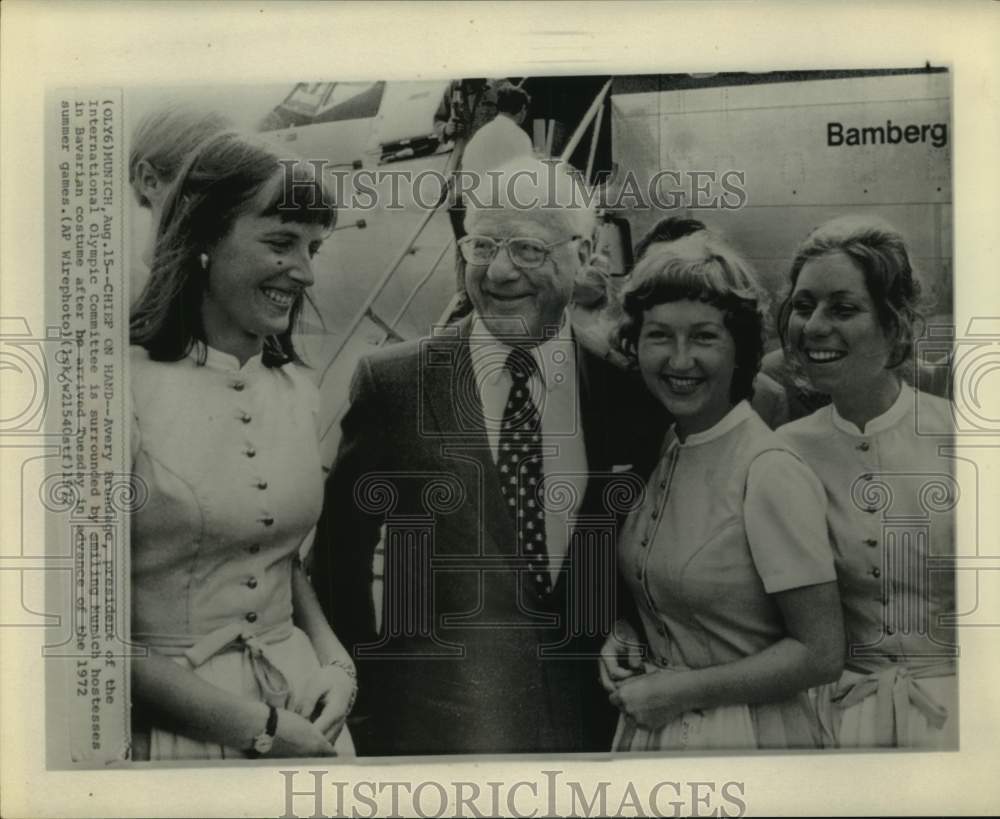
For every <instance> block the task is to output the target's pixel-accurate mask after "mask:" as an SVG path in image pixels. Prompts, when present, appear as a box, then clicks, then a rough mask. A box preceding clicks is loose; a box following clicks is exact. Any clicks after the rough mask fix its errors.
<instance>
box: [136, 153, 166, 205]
mask: <svg viewBox="0 0 1000 819" xmlns="http://www.w3.org/2000/svg"><path fill="white" fill-rule="evenodd" d="M135 186H136V190H137V192H138V194H139V199H140V201H145V202H148V203H149V204H150V205H151V206H153V205H156V204H158V203H160V202H161V201H162V200H163V196H164V194H165V193H166V188H167V185H166V183H165V182H164V181H163V180H162V179H160V176H159V174H158V173H157V172H156V171H155V170H154V169H153V166H152V165H151V164H150V163H149V162H148V161H146V160H145V159H143V160H141V161H140V162H139V164H138V165H137V166H136V169H135Z"/></svg>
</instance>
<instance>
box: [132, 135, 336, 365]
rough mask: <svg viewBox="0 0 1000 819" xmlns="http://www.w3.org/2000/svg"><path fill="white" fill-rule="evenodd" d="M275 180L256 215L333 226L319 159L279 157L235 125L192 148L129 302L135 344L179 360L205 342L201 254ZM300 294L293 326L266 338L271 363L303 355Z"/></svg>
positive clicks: (157, 355) (267, 361)
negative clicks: (144, 276)
mask: <svg viewBox="0 0 1000 819" xmlns="http://www.w3.org/2000/svg"><path fill="white" fill-rule="evenodd" d="M276 179H280V184H275V185H274V194H273V196H272V197H271V199H270V201H268V202H267V204H266V206H265V207H264V209H263V210H262V212H261V213H260V214H259V215H261V216H265V217H266V216H277V217H279V218H280V219H281V220H282V221H284V222H297V223H304V224H319V225H322V226H323V227H324V228H326V229H327V230H332V229H333V226H334V224H335V223H336V205H335V203H333V201H332V200H331V199H330V197H329V195H328V193H327V191H326V190H325V189H324V186H323V180H322V175H321V170H320V169H318V168H317V167H316V166H315V165H313V164H310V163H307V162H305V161H303V160H299V159H296V158H288V159H282V158H280V157H279V154H278V152H277V147H276V146H274V145H272V144H270V143H268V142H267V141H265V140H264V139H262V138H259V137H255V136H251V135H245V134H240V133H238V132H236V131H226V132H223V133H220V134H217V135H215V136H212V137H209V138H208V139H206V140H205V141H204V142H202V144H201V145H200V146H199V147H198V148H197V149H196V150H195V151H194V152H193V153H192V154H191V156H190V157H189V158H188V160H187V162H186V163H185V165H184V166H183V168H182V169H181V170H180V172H179V173H178V175H177V180H176V181H175V183H174V185H173V186H172V188H171V190H170V193H169V195H168V196H167V200H166V202H165V203H164V208H163V216H162V218H161V219H160V224H159V228H158V230H157V234H156V246H155V250H154V252H153V264H152V268H151V271H150V276H149V280H148V282H147V284H146V287H145V289H144V290H143V292H142V295H141V296H140V297H139V300H138V301H137V302H136V304H135V307H134V308H133V309H132V315H131V320H130V327H129V330H130V339H131V342H132V344H138V345H140V346H142V347H145V348H146V350H147V351H148V352H149V355H150V358H152V359H153V360H155V361H178V360H180V359H181V358H184V356H186V355H188V354H189V353H190V352H191V350H192V349H193V347H194V345H195V342H197V341H201V342H204V341H205V328H204V326H203V323H202V315H201V308H202V300H203V298H204V293H205V288H206V285H207V280H208V276H210V275H211V271H209V273H208V276H206V273H205V271H204V270H202V268H201V263H200V261H199V256H200V255H201V254H202V253H208V252H209V251H210V250H211V248H212V247H214V245H215V244H216V243H217V242H218V241H219V240H221V239H222V238H223V237H225V236H226V235H227V234H228V233H229V231H230V229H231V228H232V226H233V223H234V222H235V221H236V219H237V218H238V217H239V216H242V215H243V214H245V213H247V212H248V208H249V207H250V204H251V203H252V202H253V200H254V198H255V197H256V196H257V194H258V193H259V192H260V190H261V189H262V188H263V187H264V186H265V185H268V184H272V183H273V182H274V181H275V180H276ZM303 300H304V296H299V297H298V298H297V299H296V301H295V303H294V304H293V305H292V309H291V315H290V320H289V323H288V329H287V330H285V331H284V332H283V333H281V334H280V335H277V336H269V337H268V338H267V339H265V342H264V363H265V364H266V365H268V366H280V365H281V364H284V363H287V362H288V361H299V360H300V359H299V357H298V355H297V354H296V352H295V348H294V346H293V344H292V332H293V331H294V329H295V326H296V323H297V320H298V317H299V315H300V314H301V311H302V303H303Z"/></svg>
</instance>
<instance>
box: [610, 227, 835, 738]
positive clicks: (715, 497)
mask: <svg viewBox="0 0 1000 819" xmlns="http://www.w3.org/2000/svg"><path fill="white" fill-rule="evenodd" d="M623 306H624V311H625V319H624V321H623V324H622V326H621V328H620V331H619V335H620V342H621V348H622V352H623V353H624V354H625V355H626V356H628V357H630V358H631V359H632V361H633V362H634V363H636V364H637V365H638V368H639V370H640V371H641V373H642V377H643V379H644V381H645V383H646V386H647V387H648V388H649V390H650V392H652V393H653V395H655V396H656V397H657V398H658V399H659V400H660V402H661V403H662V404H663V406H664V409H665V411H669V412H670V414H671V415H672V416H673V417H674V419H675V423H674V426H673V428H672V429H671V430H670V432H669V433H668V434H667V437H666V440H665V441H664V446H663V451H662V455H661V459H660V463H659V465H658V466H657V468H656V470H655V471H654V472H653V475H652V477H651V478H650V480H649V483H648V485H647V492H646V495H645V499H644V501H643V502H642V505H641V506H640V507H639V508H638V509H637V510H635V511H634V512H633V513H632V514H631V515H630V516H629V519H628V521H627V522H626V524H625V527H624V529H623V531H622V534H621V537H620V540H619V542H620V544H621V550H620V553H619V568H620V569H621V573H622V576H623V578H624V580H625V582H626V583H627V584H628V586H629V588H630V589H631V591H632V593H633V595H634V597H635V601H636V606H637V608H638V611H639V619H640V623H639V625H640V626H641V628H640V629H636V627H635V624H633V623H630V622H628V621H621V622H620V623H619V624H618V626H617V628H616V634H615V635H612V637H611V638H610V639H609V640H608V641H607V643H606V644H605V648H604V651H603V652H602V679H603V681H604V684H605V688H606V689H607V690H608V692H609V695H610V699H611V702H612V703H613V704H615V705H617V706H618V708H619V709H620V710H621V719H620V721H619V726H618V734H617V736H616V738H615V746H614V747H615V750H660V749H706V748H729V749H735V748H808V747H817V746H818V745H819V744H820V737H821V732H820V723H819V719H818V716H817V714H816V711H815V709H814V707H813V705H812V703H811V702H810V700H809V697H808V696H807V694H806V690H807V689H808V688H809V687H810V686H812V685H815V684H817V683H820V682H824V681H828V680H830V679H833V678H835V677H836V676H837V674H838V673H839V671H840V669H841V667H842V664H843V629H842V626H841V616H840V604H839V600H838V598H837V590H836V584H835V583H834V582H833V581H834V571H833V560H832V554H831V551H830V544H829V540H828V538H827V533H826V522H825V506H826V503H825V499H824V496H823V488H822V486H821V485H820V483H819V481H818V480H817V479H816V477H815V476H814V475H813V474H812V472H810V470H809V468H808V467H807V466H806V465H805V464H804V463H803V462H802V461H801V460H799V458H797V457H796V456H795V455H794V454H793V453H792V452H791V451H790V449H789V448H788V447H787V446H786V445H785V444H783V443H782V442H781V441H780V440H779V439H778V438H777V437H776V435H775V434H774V433H773V432H771V430H770V429H768V427H767V425H766V424H765V423H764V422H763V421H762V420H761V418H760V417H759V416H758V415H757V414H756V413H755V412H754V411H753V409H752V408H751V407H750V404H749V399H750V398H751V397H752V395H753V380H754V377H755V376H756V374H757V370H758V367H759V366H760V360H761V350H762V346H763V323H764V321H763V317H764V299H763V295H762V291H761V289H760V287H759V286H758V285H757V283H756V280H755V279H754V277H753V275H752V273H751V271H750V269H749V267H748V266H747V265H746V263H745V262H744V261H743V260H742V259H741V258H740V257H739V256H738V255H737V254H736V253H735V252H733V251H732V249H730V248H729V247H727V246H726V245H724V244H723V243H722V242H721V241H719V240H718V239H716V238H715V237H714V236H712V235H711V234H709V233H707V232H699V233H697V234H694V235H691V236H688V237H686V238H683V239H680V240H678V241H676V242H671V243H670V244H668V245H664V246H663V247H661V248H657V249H654V250H652V251H650V252H649V253H648V254H647V255H646V256H645V257H644V258H643V259H642V261H641V262H640V263H639V264H638V265H637V266H636V268H635V270H634V271H633V273H632V281H631V283H630V285H629V286H628V289H627V290H626V291H625V294H624V298H623ZM640 646H643V647H644V648H645V656H646V657H647V658H648V659H646V661H645V662H643V661H642V659H641V657H640V654H639V647H640Z"/></svg>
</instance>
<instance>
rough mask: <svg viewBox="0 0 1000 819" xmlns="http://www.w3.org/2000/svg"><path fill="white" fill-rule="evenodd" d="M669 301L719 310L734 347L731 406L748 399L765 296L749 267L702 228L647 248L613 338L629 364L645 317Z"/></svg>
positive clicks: (757, 362)
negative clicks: (710, 306)
mask: <svg viewBox="0 0 1000 819" xmlns="http://www.w3.org/2000/svg"><path fill="white" fill-rule="evenodd" d="M674 301H701V302H704V303H706V304H710V305H712V306H713V307H716V308H718V310H719V311H720V312H721V313H722V315H723V322H724V324H725V327H726V329H727V330H728V331H729V334H730V335H731V336H732V337H733V342H734V344H735V348H736V362H735V365H736V366H735V372H734V373H733V381H732V384H731V385H730V388H729V398H730V400H731V401H732V402H733V403H734V404H735V403H737V402H738V401H742V400H743V399H747V400H749V399H750V398H752V397H753V382H754V379H755V378H756V377H757V372H758V371H759V370H760V361H761V358H762V357H763V355H764V327H765V320H766V319H765V317H766V315H767V296H766V294H765V292H764V290H763V289H762V288H761V286H760V284H759V283H758V282H757V280H756V278H755V277H754V275H753V273H752V272H751V269H750V266H749V265H748V264H747V263H746V262H745V261H744V260H743V259H742V258H741V257H740V256H739V255H738V254H737V253H736V251H734V250H733V249H732V248H731V247H729V246H728V245H727V244H725V243H724V242H723V241H722V240H721V239H719V238H717V237H716V236H715V235H713V234H712V233H710V232H708V231H703V230H702V231H698V232H696V233H693V234H690V235H688V236H685V237H684V238H682V239H678V240H677V241H674V242H669V243H665V244H662V245H654V246H653V247H651V248H649V250H648V251H647V253H646V255H645V256H644V257H643V258H642V260H641V261H640V262H639V264H638V265H636V268H635V270H633V271H632V279H631V282H630V283H629V285H628V288H627V289H626V291H625V293H624V294H623V298H622V307H623V309H624V316H623V317H622V320H621V323H620V324H619V326H618V330H617V337H616V340H617V344H618V349H619V350H620V351H621V352H622V354H623V355H624V356H625V357H626V358H627V359H629V361H630V362H632V364H633V365H635V364H637V362H638V345H639V334H640V332H641V331H642V320H643V315H644V313H645V312H646V311H647V310H651V309H652V308H654V307H656V306H657V305H660V304H667V303H669V302H674Z"/></svg>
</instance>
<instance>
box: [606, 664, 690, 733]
mask: <svg viewBox="0 0 1000 819" xmlns="http://www.w3.org/2000/svg"><path fill="white" fill-rule="evenodd" d="M684 673H685V672H683V671H679V672H678V671H667V670H661V671H651V672H648V673H646V674H637V675H635V676H633V677H630V678H629V679H627V680H624V681H623V682H622V683H621V685H619V686H618V688H617V690H615V691H613V692H612V693H611V696H610V697H608V699H609V700H610V701H611V704H612V705H613V706H615V707H616V708H617V709H618V710H619V711H621V712H622V713H623V714H626V715H627V716H629V717H631V718H632V719H633V720H635V722H636V723H637V724H638V725H639V726H640V727H642V728H647V729H650V730H655V729H657V728H662V727H663V726H664V725H666V724H667V723H668V722H670V721H671V720H672V719H674V718H675V717H677V716H679V715H680V714H682V713H683V712H684V711H685V710H687V709H686V708H685V707H684V706H683V705H682V704H681V703H680V702H679V698H678V696H677V695H678V693H679V692H678V685H677V682H678V678H679V677H680V676H682V675H683V674H684Z"/></svg>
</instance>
